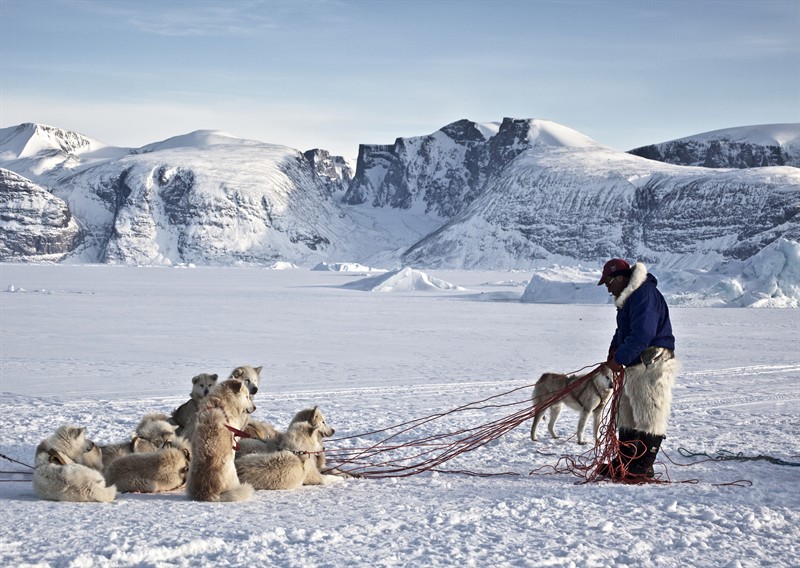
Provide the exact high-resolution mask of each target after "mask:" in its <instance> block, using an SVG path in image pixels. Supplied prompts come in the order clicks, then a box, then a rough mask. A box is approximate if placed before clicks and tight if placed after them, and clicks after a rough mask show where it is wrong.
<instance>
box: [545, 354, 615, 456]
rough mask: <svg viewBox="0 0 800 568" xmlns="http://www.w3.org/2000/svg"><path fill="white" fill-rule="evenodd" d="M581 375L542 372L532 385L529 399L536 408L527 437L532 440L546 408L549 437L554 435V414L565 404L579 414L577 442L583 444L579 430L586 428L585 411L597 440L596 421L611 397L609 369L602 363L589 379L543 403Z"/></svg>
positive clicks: (611, 377) (555, 418)
mask: <svg viewBox="0 0 800 568" xmlns="http://www.w3.org/2000/svg"><path fill="white" fill-rule="evenodd" d="M584 376H585V375H570V376H568V375H562V374H558V373H544V374H543V375H542V376H541V377H540V378H539V380H538V381H536V385H535V386H534V388H533V403H534V405H539V406H541V408H537V412H536V414H535V416H534V418H533V425H532V426H531V440H533V441H536V440H537V437H536V429H537V428H538V426H539V422H541V420H542V418H543V417H544V411H545V410H546V409H547V408H549V409H550V421H549V423H548V425H547V428H548V430H550V434H551V435H552V436H553V438H558V434H557V433H556V420H558V415H559V414H561V409H562V407H563V406H564V405H565V404H566V405H567V406H568V407H570V408H572V409H574V410H578V411H579V412H580V418H579V419H578V443H579V444H585V443H586V442H585V441H584V439H583V431H584V429H585V428H586V422H587V421H588V420H589V414H590V413H591V414H592V417H593V426H594V440H595V441H597V435H598V432H599V431H600V422H601V421H602V419H603V409H604V408H605V406H606V404H607V403H608V401H609V399H610V398H611V394H612V392H613V387H614V378H613V375H612V373H611V370H610V369H609V368H608V367H607V366H605V365H602V366H601V368H600V370H599V371H598V372H597V373H596V374H595V375H594V376H593V377H592V378H591V379H589V380H587V381H586V382H585V383H583V384H582V385H581V386H579V387H578V388H576V389H574V390H572V391H571V392H570V394H568V395H567V396H566V397H564V398H563V399H561V400H559V401H556V402H553V403H552V404H549V405H548V404H547V402H548V401H550V400H551V399H553V398H555V397H557V396H558V393H560V392H561V391H563V390H565V389H567V388H568V387H569V386H570V385H572V384H573V383H575V381H577V380H578V379H580V378H582V377H584ZM545 405H546V406H545Z"/></svg>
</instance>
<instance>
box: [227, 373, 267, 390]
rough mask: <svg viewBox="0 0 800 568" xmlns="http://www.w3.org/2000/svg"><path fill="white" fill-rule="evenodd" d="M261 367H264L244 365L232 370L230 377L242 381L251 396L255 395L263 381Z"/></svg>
mask: <svg viewBox="0 0 800 568" xmlns="http://www.w3.org/2000/svg"><path fill="white" fill-rule="evenodd" d="M261 369H263V367H251V366H250V365H242V366H241V367H236V368H235V369H234V370H233V371H231V376H230V377H228V379H229V380H230V379H236V380H239V381H242V382H243V383H244V386H246V387H247V390H248V391H249V392H250V396H254V395H255V394H256V393H257V392H258V385H259V384H260V383H261Z"/></svg>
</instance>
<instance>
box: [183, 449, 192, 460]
mask: <svg viewBox="0 0 800 568" xmlns="http://www.w3.org/2000/svg"><path fill="white" fill-rule="evenodd" d="M183 455H184V456H186V461H192V454H191V452H189V450H187V449H186V448H183Z"/></svg>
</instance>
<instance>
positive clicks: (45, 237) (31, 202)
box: [0, 169, 80, 261]
mask: <svg viewBox="0 0 800 568" xmlns="http://www.w3.org/2000/svg"><path fill="white" fill-rule="evenodd" d="M79 239H80V229H79V227H78V224H77V222H76V221H75V219H74V218H73V216H72V214H71V213H70V210H69V208H68V207H67V204H66V203H65V202H64V201H62V200H61V199H59V198H57V197H55V196H53V195H51V194H50V193H49V192H48V191H47V190H46V189H44V188H43V187H41V186H38V185H36V184H35V183H33V182H31V181H30V180H27V179H25V178H23V177H22V176H19V175H17V174H15V173H13V172H11V171H8V170H5V169H0V260H3V261H14V260H55V261H57V260H61V259H62V258H63V257H64V256H65V255H66V254H67V253H69V252H70V251H72V250H73V249H74V248H75V246H76V244H77V243H78V241H79Z"/></svg>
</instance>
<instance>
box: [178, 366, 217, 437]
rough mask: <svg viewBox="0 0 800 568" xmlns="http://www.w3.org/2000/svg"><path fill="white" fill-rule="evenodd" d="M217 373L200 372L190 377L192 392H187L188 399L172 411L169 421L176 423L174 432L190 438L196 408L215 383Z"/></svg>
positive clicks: (195, 416)
mask: <svg viewBox="0 0 800 568" xmlns="http://www.w3.org/2000/svg"><path fill="white" fill-rule="evenodd" d="M217 377H218V376H217V374H216V373H214V374H209V373H200V374H199V375H196V376H194V377H192V392H191V393H189V400H187V401H186V402H184V403H183V404H182V405H180V406H179V407H178V408H176V409H175V410H173V411H172V416H171V417H170V422H172V423H173V424H175V425H177V426H178V428H177V430H176V431H175V434H177V435H178V436H184V437H186V438H191V437H192V433H193V432H194V426H195V418H197V409H198V408H200V403H201V402H202V400H203V399H204V398H205V397H207V396H208V393H209V392H211V389H212V388H214V385H216V384H217Z"/></svg>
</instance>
